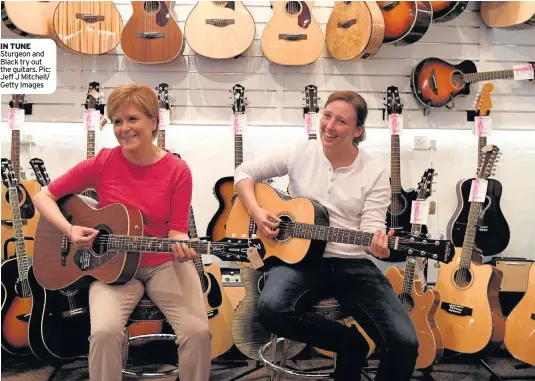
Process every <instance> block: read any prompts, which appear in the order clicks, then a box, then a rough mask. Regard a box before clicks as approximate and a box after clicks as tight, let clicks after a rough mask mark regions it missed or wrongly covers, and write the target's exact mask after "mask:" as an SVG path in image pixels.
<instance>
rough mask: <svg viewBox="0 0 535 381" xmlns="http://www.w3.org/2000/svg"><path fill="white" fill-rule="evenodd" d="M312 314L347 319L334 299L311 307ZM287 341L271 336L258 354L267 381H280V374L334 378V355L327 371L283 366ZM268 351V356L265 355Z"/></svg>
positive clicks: (366, 374)
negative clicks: (279, 353) (266, 373)
mask: <svg viewBox="0 0 535 381" xmlns="http://www.w3.org/2000/svg"><path fill="white" fill-rule="evenodd" d="M311 310H312V311H313V312H316V313H318V314H321V315H323V316H324V317H326V318H327V319H330V320H337V321H340V320H343V319H345V318H347V317H348V315H347V314H344V312H343V311H342V310H341V308H340V303H338V301H337V300H336V299H334V298H328V299H324V300H321V301H320V302H319V303H317V304H316V305H314V306H312V309H311ZM280 342H282V348H283V349H282V355H281V357H280V362H279V364H277V363H276V362H277V361H276V359H277V347H278V344H279V343H280ZM288 348H289V341H288V340H287V339H286V338H284V337H277V335H271V341H269V342H267V343H266V344H264V345H263V346H262V347H261V348H260V350H259V351H258V354H259V356H260V359H261V360H262V362H263V363H264V365H265V367H266V368H267V369H268V374H269V381H273V380H275V379H276V380H277V381H279V380H280V377H281V375H282V374H284V375H285V376H288V377H291V378H297V379H303V380H318V379H322V380H323V379H330V378H333V376H334V369H335V368H336V354H335V355H334V364H333V366H332V367H328V368H327V370H320V369H323V368H316V369H309V370H297V369H290V368H288V367H286V366H285V364H286V359H287V355H288ZM268 351H269V355H267V353H268ZM361 373H362V375H363V376H364V377H366V379H367V380H369V381H373V378H372V377H371V376H370V375H369V374H368V373H367V372H366V371H365V370H364V369H362V371H361Z"/></svg>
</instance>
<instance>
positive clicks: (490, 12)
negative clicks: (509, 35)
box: [481, 1, 535, 29]
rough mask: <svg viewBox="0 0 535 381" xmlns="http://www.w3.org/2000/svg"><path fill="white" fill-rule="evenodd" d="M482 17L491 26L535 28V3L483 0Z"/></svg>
mask: <svg viewBox="0 0 535 381" xmlns="http://www.w3.org/2000/svg"><path fill="white" fill-rule="evenodd" d="M481 19H482V20H483V22H484V23H485V24H486V25H487V26H488V27H490V28H507V29H525V28H533V27H534V26H535V3H533V2H532V1H482V2H481Z"/></svg>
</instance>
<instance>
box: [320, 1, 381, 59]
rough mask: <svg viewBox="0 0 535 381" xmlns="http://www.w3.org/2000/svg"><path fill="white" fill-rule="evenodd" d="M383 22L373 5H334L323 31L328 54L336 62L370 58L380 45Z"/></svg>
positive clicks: (357, 2)
mask: <svg viewBox="0 0 535 381" xmlns="http://www.w3.org/2000/svg"><path fill="white" fill-rule="evenodd" d="M384 35H385V22H384V18H383V15H382V13H381V10H380V9H379V6H378V5H377V3H376V2H373V1H368V2H364V1H336V2H335V4H334V8H333V11H332V13H331V16H329V20H328V21H327V28H326V30H325V42H326V46H327V50H328V51H329V53H330V54H331V56H333V57H334V58H336V59H337V60H351V59H354V58H357V59H367V58H371V57H373V56H374V55H375V54H376V53H377V52H378V51H379V48H380V47H381V45H382V44H383V39H384Z"/></svg>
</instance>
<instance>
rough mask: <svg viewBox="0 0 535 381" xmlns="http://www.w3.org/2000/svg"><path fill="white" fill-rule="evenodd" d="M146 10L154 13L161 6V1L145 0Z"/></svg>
mask: <svg viewBox="0 0 535 381" xmlns="http://www.w3.org/2000/svg"><path fill="white" fill-rule="evenodd" d="M144 8H145V11H146V12H148V13H153V12H156V11H157V10H158V8H160V2H159V1H145V5H144Z"/></svg>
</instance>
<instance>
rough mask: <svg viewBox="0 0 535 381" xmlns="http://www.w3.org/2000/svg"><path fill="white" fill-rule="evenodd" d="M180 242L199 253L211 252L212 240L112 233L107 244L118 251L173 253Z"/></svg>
mask: <svg viewBox="0 0 535 381" xmlns="http://www.w3.org/2000/svg"><path fill="white" fill-rule="evenodd" d="M179 242H180V243H185V244H186V245H187V246H188V247H190V248H193V249H195V251H197V252H198V253H199V254H210V246H211V242H206V241H186V240H179V239H171V238H159V237H137V236H120V235H114V234H110V235H109V236H108V237H107V242H106V244H107V245H108V248H109V249H110V250H117V251H132V252H144V251H146V252H153V253H172V252H173V245H174V244H176V243H179ZM213 245H216V244H213Z"/></svg>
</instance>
